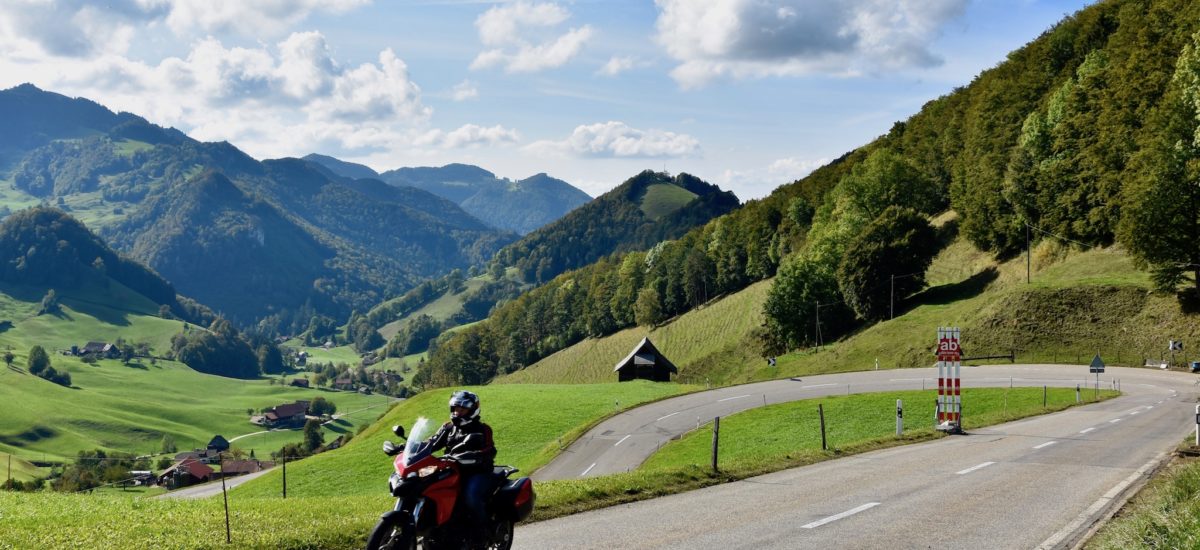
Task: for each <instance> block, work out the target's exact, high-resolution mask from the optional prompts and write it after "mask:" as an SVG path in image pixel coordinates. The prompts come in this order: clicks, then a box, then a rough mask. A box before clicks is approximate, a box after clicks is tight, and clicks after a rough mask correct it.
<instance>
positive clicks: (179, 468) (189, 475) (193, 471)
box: [158, 458, 213, 489]
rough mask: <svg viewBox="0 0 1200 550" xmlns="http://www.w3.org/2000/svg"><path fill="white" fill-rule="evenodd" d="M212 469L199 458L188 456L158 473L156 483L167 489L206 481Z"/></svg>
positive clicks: (210, 475) (211, 473)
mask: <svg viewBox="0 0 1200 550" xmlns="http://www.w3.org/2000/svg"><path fill="white" fill-rule="evenodd" d="M212 475H213V469H212V468H209V467H208V465H207V464H204V463H203V462H200V461H199V460H196V459H193V458H188V459H185V460H183V461H182V462H179V463H176V464H175V465H174V466H171V467H170V468H167V469H166V470H163V473H161V474H159V475H158V484H159V485H161V486H163V487H166V488H168V489H178V488H180V487H187V486H189V485H195V484H197V483H202V482H205V481H208V480H209V478H211V477H212Z"/></svg>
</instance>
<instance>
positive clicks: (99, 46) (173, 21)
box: [0, 0, 370, 57]
mask: <svg viewBox="0 0 1200 550" xmlns="http://www.w3.org/2000/svg"><path fill="white" fill-rule="evenodd" d="M369 2H370V0H271V1H269V2H246V1H244V0H109V1H106V2H104V3H102V4H101V3H97V2H87V1H85V0H10V1H6V2H3V3H0V42H9V44H8V45H7V47H5V45H4V44H0V47H4V49H6V50H12V51H22V50H24V51H28V50H29V48H30V47H32V48H36V49H37V50H39V51H40V52H41V53H44V54H48V55H53V56H60V57H88V56H95V55H101V54H105V53H117V54H121V53H125V52H126V51H128V49H129V44H130V42H131V40H132V38H133V36H134V33H135V32H136V31H137V29H139V28H142V27H145V26H147V25H151V24H157V23H165V24H166V26H167V27H168V28H170V29H171V30H172V31H173V32H174V33H175V34H176V35H178V36H182V37H193V38H194V37H198V36H204V35H206V34H210V33H220V32H234V33H239V34H241V35H244V36H249V37H253V38H263V37H268V38H269V37H278V36H280V35H282V34H283V33H284V32H286V31H287V29H288V28H289V27H290V26H291V25H293V24H295V23H297V22H299V21H301V20H303V19H304V18H306V17H308V15H309V14H310V13H312V12H314V11H317V10H321V11H326V12H333V13H338V12H344V11H347V10H350V9H353V8H355V7H358V6H360V5H363V4H367V3H369ZM14 43H15V44H18V45H19V46H15V45H14Z"/></svg>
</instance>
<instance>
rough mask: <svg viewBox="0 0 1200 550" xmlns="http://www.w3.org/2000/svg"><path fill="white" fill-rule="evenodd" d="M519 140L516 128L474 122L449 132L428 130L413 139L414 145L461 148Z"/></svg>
mask: <svg viewBox="0 0 1200 550" xmlns="http://www.w3.org/2000/svg"><path fill="white" fill-rule="evenodd" d="M520 140H521V136H520V134H518V133H517V131H516V130H510V129H508V128H505V127H503V126H500V125H496V126H491V127H483V126H479V125H476V124H465V125H463V126H461V127H459V128H458V129H456V130H451V131H449V132H445V131H442V130H430V131H429V132H427V133H425V134H424V135H423V136H421V137H419V138H417V139H416V140H415V141H414V145H418V146H434V147H440V148H443V149H462V148H467V147H481V146H484V145H503V144H509V143H516V142H518V141H520Z"/></svg>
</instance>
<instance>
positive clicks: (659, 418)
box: [654, 411, 683, 422]
mask: <svg viewBox="0 0 1200 550" xmlns="http://www.w3.org/2000/svg"><path fill="white" fill-rule="evenodd" d="M681 412H683V411H675V412H673V413H671V414H668V415H667V416H660V417H658V418H655V419H654V421H655V422H658V421H659V420H662V419H664V418H671V417H672V416H675V415H677V414H679V413H681Z"/></svg>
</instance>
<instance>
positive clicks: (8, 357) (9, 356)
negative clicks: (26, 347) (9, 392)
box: [4, 351, 17, 367]
mask: <svg viewBox="0 0 1200 550" xmlns="http://www.w3.org/2000/svg"><path fill="white" fill-rule="evenodd" d="M16 358H17V357H16V356H15V355H13V352H11V351H6V352H4V364H6V365H8V366H10V367H11V366H12V364H13V360H14V359H16Z"/></svg>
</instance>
